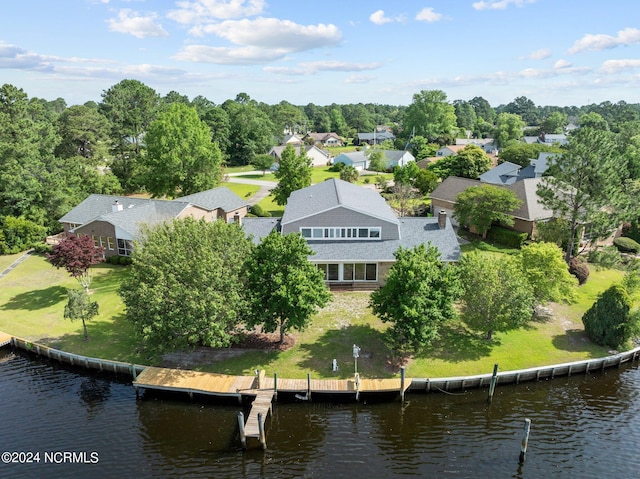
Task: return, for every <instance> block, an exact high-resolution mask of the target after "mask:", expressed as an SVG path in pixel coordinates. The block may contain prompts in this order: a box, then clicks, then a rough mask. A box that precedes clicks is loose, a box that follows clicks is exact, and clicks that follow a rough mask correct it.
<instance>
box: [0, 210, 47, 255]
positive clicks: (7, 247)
mask: <svg viewBox="0 0 640 479" xmlns="http://www.w3.org/2000/svg"><path fill="white" fill-rule="evenodd" d="M46 233H47V230H46V228H45V227H44V226H40V225H38V224H36V223H34V222H33V221H30V220H27V219H24V218H15V217H13V216H4V217H0V254H15V253H19V252H21V251H25V250H28V249H29V248H31V247H33V245H35V244H38V243H40V242H42V240H44V238H45V236H46Z"/></svg>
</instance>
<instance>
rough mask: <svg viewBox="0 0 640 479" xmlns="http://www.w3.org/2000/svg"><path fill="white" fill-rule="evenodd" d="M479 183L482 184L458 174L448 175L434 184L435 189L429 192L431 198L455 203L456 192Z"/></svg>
mask: <svg viewBox="0 0 640 479" xmlns="http://www.w3.org/2000/svg"><path fill="white" fill-rule="evenodd" d="M480 185H482V182H480V181H479V180H470V179H469V178H460V177H459V176H449V177H447V178H445V179H444V180H442V183H440V184H439V185H438V186H436V189H435V190H433V191H432V192H431V198H432V199H436V200H442V201H448V202H450V203H455V202H456V196H458V193H461V192H462V191H464V190H466V189H467V188H469V187H471V186H480Z"/></svg>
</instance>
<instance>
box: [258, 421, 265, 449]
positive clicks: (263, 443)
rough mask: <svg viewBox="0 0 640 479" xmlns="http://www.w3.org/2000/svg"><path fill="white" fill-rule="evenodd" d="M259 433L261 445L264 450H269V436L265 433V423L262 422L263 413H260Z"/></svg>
mask: <svg viewBox="0 0 640 479" xmlns="http://www.w3.org/2000/svg"><path fill="white" fill-rule="evenodd" d="M258 431H259V432H260V444H262V449H266V448H267V436H266V435H265V433H264V422H263V420H262V413H261V412H259V413H258Z"/></svg>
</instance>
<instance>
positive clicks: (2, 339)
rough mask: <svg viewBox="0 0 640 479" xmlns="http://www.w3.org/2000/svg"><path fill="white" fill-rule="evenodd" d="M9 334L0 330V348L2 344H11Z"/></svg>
mask: <svg viewBox="0 0 640 479" xmlns="http://www.w3.org/2000/svg"><path fill="white" fill-rule="evenodd" d="M11 337H12V336H11V335H10V334H7V333H3V332H2V331H0V348H1V347H2V346H6V345H7V344H11Z"/></svg>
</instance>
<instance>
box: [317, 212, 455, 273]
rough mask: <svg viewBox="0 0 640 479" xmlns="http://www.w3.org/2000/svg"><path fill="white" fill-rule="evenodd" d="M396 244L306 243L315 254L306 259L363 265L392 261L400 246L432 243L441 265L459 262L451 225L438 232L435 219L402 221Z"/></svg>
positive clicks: (413, 218)
mask: <svg viewBox="0 0 640 479" xmlns="http://www.w3.org/2000/svg"><path fill="white" fill-rule="evenodd" d="M400 234H401V237H400V238H401V239H399V240H383V241H308V244H309V246H310V247H311V249H312V250H313V251H314V252H315V254H314V255H313V256H311V257H310V258H309V259H310V260H311V261H313V262H314V263H320V262H324V261H335V262H343V261H344V262H349V261H353V262H362V261H371V262H377V261H395V257H394V256H393V253H394V252H395V251H396V250H397V249H398V248H399V247H400V246H402V247H403V248H413V247H414V246H417V245H420V244H422V243H425V244H426V243H428V242H431V244H432V245H434V246H436V247H437V248H438V250H439V251H440V254H441V259H442V261H458V259H459V258H460V245H459V244H458V239H457V237H456V234H455V231H454V230H453V228H452V227H451V222H450V221H449V220H447V226H446V228H444V229H440V228H439V226H438V219H437V218H427V217H405V218H401V220H400Z"/></svg>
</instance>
